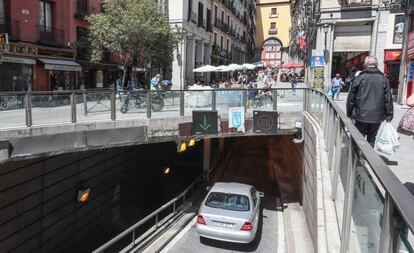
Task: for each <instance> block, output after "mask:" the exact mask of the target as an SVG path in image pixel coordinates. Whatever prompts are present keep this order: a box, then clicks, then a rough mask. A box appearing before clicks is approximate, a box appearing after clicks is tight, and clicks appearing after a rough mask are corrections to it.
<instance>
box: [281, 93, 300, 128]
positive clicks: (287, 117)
mask: <svg viewBox="0 0 414 253" xmlns="http://www.w3.org/2000/svg"><path fill="white" fill-rule="evenodd" d="M303 96H304V90H300V89H295V90H291V89H283V90H278V91H277V111H278V112H279V128H280V129H294V128H295V127H296V122H300V121H301V120H302V112H303V100H304V99H303Z"/></svg>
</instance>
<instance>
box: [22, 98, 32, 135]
mask: <svg viewBox="0 0 414 253" xmlns="http://www.w3.org/2000/svg"><path fill="white" fill-rule="evenodd" d="M24 109H25V114H26V126H27V127H31V126H32V124H33V121H32V96H31V92H30V91H29V92H27V93H26V97H25V108H24Z"/></svg>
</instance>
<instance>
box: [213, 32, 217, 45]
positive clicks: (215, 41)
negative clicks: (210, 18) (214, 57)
mask: <svg viewBox="0 0 414 253" xmlns="http://www.w3.org/2000/svg"><path fill="white" fill-rule="evenodd" d="M215 45H217V33H214V46H215Z"/></svg>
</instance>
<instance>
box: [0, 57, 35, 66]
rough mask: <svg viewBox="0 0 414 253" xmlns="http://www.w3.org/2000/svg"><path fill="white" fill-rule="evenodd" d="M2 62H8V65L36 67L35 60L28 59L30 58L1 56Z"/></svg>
mask: <svg viewBox="0 0 414 253" xmlns="http://www.w3.org/2000/svg"><path fill="white" fill-rule="evenodd" d="M2 60H3V62H8V63H19V64H30V65H36V60H35V59H30V58H23V57H11V56H3V57H2Z"/></svg>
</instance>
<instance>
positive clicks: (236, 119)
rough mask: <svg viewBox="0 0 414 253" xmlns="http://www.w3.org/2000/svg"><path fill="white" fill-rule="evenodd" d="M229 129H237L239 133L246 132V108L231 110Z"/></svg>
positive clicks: (233, 108)
mask: <svg viewBox="0 0 414 253" xmlns="http://www.w3.org/2000/svg"><path fill="white" fill-rule="evenodd" d="M229 128H236V129H237V132H244V131H245V129H244V107H230V108H229Z"/></svg>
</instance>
